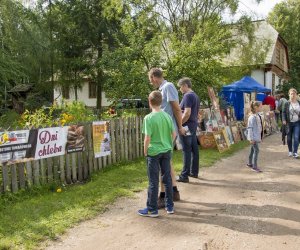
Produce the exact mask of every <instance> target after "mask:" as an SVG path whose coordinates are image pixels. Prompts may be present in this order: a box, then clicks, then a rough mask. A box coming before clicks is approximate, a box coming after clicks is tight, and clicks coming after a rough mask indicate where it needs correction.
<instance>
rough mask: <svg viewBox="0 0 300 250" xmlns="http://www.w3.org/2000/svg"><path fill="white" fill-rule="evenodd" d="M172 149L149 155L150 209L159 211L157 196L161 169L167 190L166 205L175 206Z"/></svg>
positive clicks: (148, 206)
mask: <svg viewBox="0 0 300 250" xmlns="http://www.w3.org/2000/svg"><path fill="white" fill-rule="evenodd" d="M170 163H171V151H168V152H166V153H160V154H158V155H155V156H147V173H148V179H149V187H148V199H147V208H148V210H149V211H151V212H153V211H157V209H158V208H157V197H158V185H159V169H160V170H161V177H162V182H163V184H164V186H165V192H166V207H167V208H173V206H174V203H173V187H172V179H171V172H170V171H171V170H170V169H171V165H170Z"/></svg>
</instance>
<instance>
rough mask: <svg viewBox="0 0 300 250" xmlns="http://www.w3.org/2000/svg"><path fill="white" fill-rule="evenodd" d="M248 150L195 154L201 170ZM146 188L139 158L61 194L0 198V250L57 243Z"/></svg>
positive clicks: (177, 157) (178, 156) (38, 191)
mask: <svg viewBox="0 0 300 250" xmlns="http://www.w3.org/2000/svg"><path fill="white" fill-rule="evenodd" d="M247 145H248V143H247V142H240V143H238V144H234V145H232V147H231V149H230V151H227V152H226V153H223V154H220V153H218V152H217V151H216V149H214V150H200V155H201V157H200V166H201V167H209V166H211V165H213V164H214V163H215V162H216V161H218V160H220V159H221V158H222V157H227V156H229V155H231V154H232V153H234V152H236V151H238V150H240V149H242V148H244V147H245V146H247ZM181 160H182V152H179V151H177V152H175V153H174V163H175V164H174V166H175V169H176V170H177V171H180V170H181V166H182V163H181ZM200 171H201V170H200ZM146 186H147V175H146V165H145V160H144V159H143V158H142V159H139V160H136V161H134V162H130V163H129V162H127V163H122V164H118V165H114V166H111V167H108V168H106V169H104V170H103V171H102V172H99V173H98V174H94V175H93V176H92V178H91V180H90V181H89V182H88V183H85V184H82V185H74V186H67V187H64V188H62V192H55V191H57V188H53V187H52V186H51V187H47V186H44V187H42V188H33V189H31V190H26V191H23V192H22V191H20V192H19V193H17V194H11V193H10V194H4V195H1V196H0V222H1V223H0V249H23V248H25V249H33V248H36V247H37V246H38V245H39V244H40V243H41V242H42V241H44V240H46V239H56V237H57V236H58V235H61V234H62V233H64V232H65V231H66V229H68V228H70V227H72V226H73V225H75V224H76V223H78V222H80V221H83V220H86V219H89V218H93V217H95V216H96V215H97V214H99V213H101V212H103V211H105V208H106V206H107V205H108V204H110V203H112V202H113V201H115V200H116V199H117V198H118V197H121V196H128V197H131V196H133V195H134V193H135V192H137V191H141V190H143V189H145V188H146ZM50 190H54V192H52V191H50ZM12 221H13V223H12Z"/></svg>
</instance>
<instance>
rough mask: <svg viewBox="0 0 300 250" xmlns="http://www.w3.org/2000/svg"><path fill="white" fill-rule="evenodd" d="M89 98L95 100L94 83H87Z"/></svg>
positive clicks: (95, 88)
mask: <svg viewBox="0 0 300 250" xmlns="http://www.w3.org/2000/svg"><path fill="white" fill-rule="evenodd" d="M89 98H97V85H96V83H95V82H89Z"/></svg>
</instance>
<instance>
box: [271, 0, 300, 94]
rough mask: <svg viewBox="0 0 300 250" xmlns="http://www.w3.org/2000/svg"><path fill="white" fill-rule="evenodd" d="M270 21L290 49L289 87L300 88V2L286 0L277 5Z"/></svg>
mask: <svg viewBox="0 0 300 250" xmlns="http://www.w3.org/2000/svg"><path fill="white" fill-rule="evenodd" d="M268 21H269V22H270V23H271V24H272V25H273V26H274V28H275V29H276V30H277V31H278V32H279V33H280V35H281V36H282V37H283V38H284V39H285V41H286V42H287V44H288V48H289V60H290V66H291V69H290V72H289V75H290V82H291V84H289V86H294V87H297V88H298V89H299V88H300V2H299V1H297V0H286V1H284V2H282V3H279V4H276V5H275V7H274V9H273V10H272V11H271V13H270V14H269V16H268Z"/></svg>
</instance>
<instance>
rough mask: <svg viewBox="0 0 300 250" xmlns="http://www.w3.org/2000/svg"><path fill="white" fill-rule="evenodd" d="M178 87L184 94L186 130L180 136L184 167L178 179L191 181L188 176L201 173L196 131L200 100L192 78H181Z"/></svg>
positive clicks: (183, 115)
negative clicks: (194, 89) (193, 88)
mask: <svg viewBox="0 0 300 250" xmlns="http://www.w3.org/2000/svg"><path fill="white" fill-rule="evenodd" d="M178 87H180V91H181V93H182V94H183V99H182V101H181V103H180V108H181V110H182V126H183V128H184V129H185V130H186V134H185V135H180V136H179V138H180V142H181V144H182V151H183V168H182V171H181V174H180V176H179V177H178V179H177V181H179V182H189V177H188V176H190V177H194V178H198V174H199V148H198V142H197V136H196V131H197V126H198V112H199V108H200V100H199V97H198V96H197V94H196V93H195V92H194V91H193V90H192V82H191V79H190V78H187V77H186V78H182V79H180V80H179V82H178Z"/></svg>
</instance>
